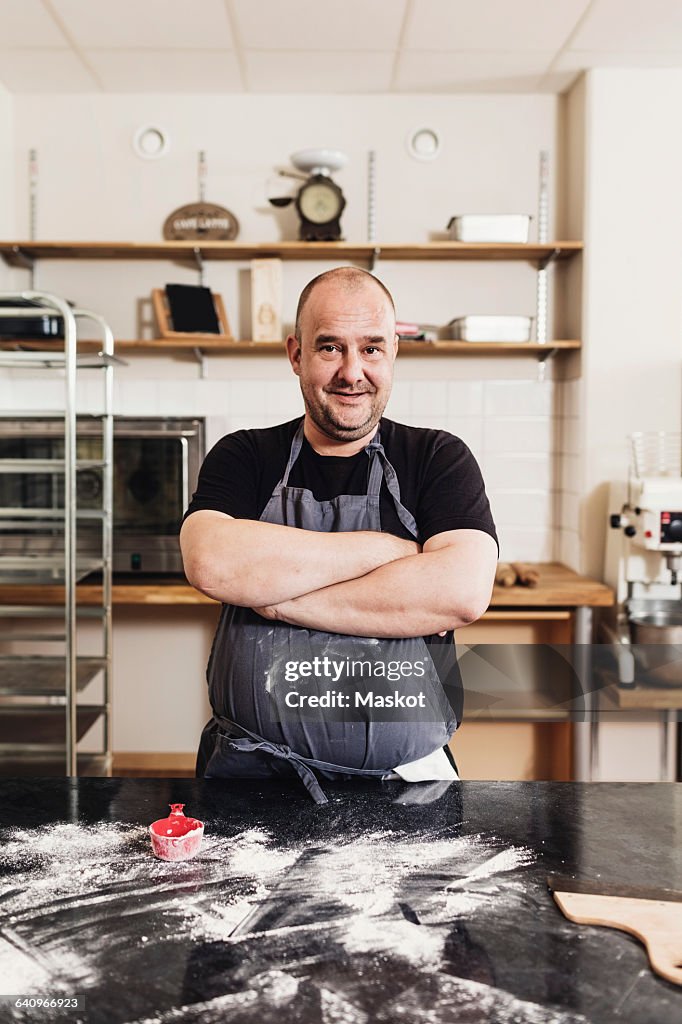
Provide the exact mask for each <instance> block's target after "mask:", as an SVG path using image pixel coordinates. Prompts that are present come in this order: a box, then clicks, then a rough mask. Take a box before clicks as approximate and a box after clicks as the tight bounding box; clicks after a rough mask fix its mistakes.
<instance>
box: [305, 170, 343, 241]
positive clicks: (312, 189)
mask: <svg viewBox="0 0 682 1024" xmlns="http://www.w3.org/2000/svg"><path fill="white" fill-rule="evenodd" d="M345 205H346V200H345V199H344V196H343V192H342V191H341V189H340V188H339V186H338V185H337V184H336V183H335V182H333V181H332V179H331V178H330V177H328V176H327V175H326V174H313V175H312V177H310V178H309V179H308V181H306V182H305V183H304V184H303V185H302V186H301V188H300V189H299V192H298V195H297V196H296V209H297V211H298V215H299V217H300V218H301V231H300V237H301V240H302V241H316V240H319V241H322V240H326V241H338V240H339V239H340V238H341V225H340V223H339V219H340V217H341V214H342V213H343V210H344V207H345Z"/></svg>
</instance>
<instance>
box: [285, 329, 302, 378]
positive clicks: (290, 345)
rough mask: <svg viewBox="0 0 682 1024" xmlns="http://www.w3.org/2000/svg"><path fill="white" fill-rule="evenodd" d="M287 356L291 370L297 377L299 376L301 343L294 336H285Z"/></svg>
mask: <svg viewBox="0 0 682 1024" xmlns="http://www.w3.org/2000/svg"><path fill="white" fill-rule="evenodd" d="M286 346H287V356H288V357H289V362H290V363H291V369H292V370H293V371H294V373H295V374H296V376H297V377H300V376H301V343H300V342H299V340H298V338H297V337H296V335H295V334H289V335H287V340H286Z"/></svg>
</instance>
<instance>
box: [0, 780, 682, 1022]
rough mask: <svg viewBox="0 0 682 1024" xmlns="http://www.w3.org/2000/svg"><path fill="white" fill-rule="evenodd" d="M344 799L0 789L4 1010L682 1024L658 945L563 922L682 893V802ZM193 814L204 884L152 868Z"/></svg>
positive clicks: (38, 785)
mask: <svg viewBox="0 0 682 1024" xmlns="http://www.w3.org/2000/svg"><path fill="white" fill-rule="evenodd" d="M326 789H327V795H328V796H329V798H330V803H329V805H327V806H326V807H324V808H322V809H320V808H319V807H317V806H316V805H315V804H313V802H312V801H311V800H310V798H309V796H308V794H307V793H306V792H305V790H304V789H303V787H302V786H301V784H300V782H299V781H298V780H295V783H294V785H293V786H291V785H284V784H282V783H281V782H276V781H273V782H272V783H269V784H261V785H258V784H253V783H252V784H249V783H244V782H238V781H233V782H223V781H222V780H210V781H205V780H201V781H198V780H185V779H178V780H169V779H79V780H65V779H41V780H39V781H32V780H27V779H13V780H7V781H2V782H0V802H2V806H3V811H4V820H5V822H7V823H8V824H6V825H4V826H3V827H2V829H1V830H0V842H1V843H2V849H3V857H2V863H1V864H0V878H1V880H2V883H3V890H4V896H3V901H2V905H1V909H0V931H1V932H2V934H3V935H5V936H7V939H0V943H2V944H3V945H2V952H3V964H4V965H5V976H6V977H5V979H4V980H5V986H4V987H5V991H9V990H10V988H11V991H12V992H15V993H17V992H21V993H23V994H25V995H28V996H43V997H46V996H50V997H53V996H64V995H67V996H75V995H78V996H80V997H81V998H84V999H85V1003H86V1005H85V1009H84V1010H83V1009H81V1010H79V1011H71V1014H70V1017H69V1019H74V1018H75V1017H79V1018H81V1019H83V1020H92V1021H99V1020H106V1021H107V1022H109V1024H124V1022H126V1021H138V1020H155V1021H159V1022H169V1021H176V1020H184V1021H190V1020H191V1021H200V1020H201V1021H218V1020H229V1021H230V1022H234V1024H250V1022H253V1021H260V1022H263V1024H269V1022H276V1024H288V1022H292V1024H293V1022H307V1021H310V1022H312V1021H341V1020H348V1021H351V1020H353V1021H376V1022H377V1024H380V1022H385V1024H389V1022H392V1021H398V1020H403V1021H411V1022H417V1021H426V1020H428V1021H430V1022H432V1024H441V1022H442V1024H446V1022H452V1021H455V1020H457V1021H464V1020H466V1021H471V1022H483V1021H488V1022H491V1021H497V1022H501V1021H527V1022H530V1021H537V1022H539V1021H545V1022H549V1021H552V1022H553V1024H578V1022H584V1024H586V1022H588V1021H589V1022H594V1024H597V1022H598V1024H617V1022H621V1021H628V1024H651V1022H652V1021H655V1022H656V1024H673V1022H675V1024H677V1022H678V1021H679V1019H680V1000H681V998H682V991H681V990H680V988H679V987H677V986H675V985H673V984H671V983H669V982H666V981H664V980H663V979H661V978H660V977H658V976H657V975H655V974H654V973H653V972H652V970H651V968H650V966H649V962H648V959H647V955H646V952H645V950H644V948H643V946H642V944H641V943H640V942H638V941H636V940H635V939H634V938H633V937H632V936H631V935H626V934H624V933H622V932H619V931H615V930H614V929H610V928H608V929H607V928H597V927H592V926H588V925H577V924H574V923H572V922H570V921H568V920H566V918H565V917H564V916H563V915H562V914H561V912H560V911H559V909H558V907H557V906H556V905H555V903H554V900H553V897H552V895H551V894H550V893H549V891H548V889H547V876H548V874H551V873H556V874H560V875H566V876H568V877H576V876H577V877H580V878H585V879H587V880H592V881H599V882H602V883H604V884H608V883H611V884H620V885H630V886H647V887H652V886H655V887H657V888H666V889H671V890H678V891H679V889H680V887H682V867H681V864H680V857H679V850H680V847H681V844H682V787H679V786H672V785H669V784H668V785H666V784H653V785H637V784H628V785H618V784H609V783H603V784H600V785H598V786H597V785H588V784H573V783H481V782H464V783H450V784H448V783H435V784H428V783H421V784H416V785H409V784H407V785H406V784H403V783H402V782H397V781H396V782H386V783H381V784H379V783H372V782H370V781H368V780H360V781H358V782H356V783H354V784H352V785H340V784H338V783H337V784H334V785H327V787H326ZM175 802H183V803H184V804H185V811H186V813H188V814H191V815H193V816H196V817H198V818H199V819H200V820H202V821H203V822H204V825H205V836H204V840H203V846H202V848H201V850H200V851H199V854H198V855H197V857H196V858H195V859H194V860H191V861H188V862H186V863H168V862H165V861H160V860H156V859H155V858H154V857H153V856H152V853H151V849H150V840H149V833H148V826H149V824H150V823H151V821H152V820H154V819H156V818H160V817H164V816H165V815H166V813H167V810H168V804H169V803H175ZM22 982H23V984H22ZM10 1012H11V1014H12V1019H13V1020H19V1021H27V1022H28V1021H35V1020H36V1018H37V1013H36V1010H35V1009H34V1010H24V1011H21V1010H15V1009H14V1008H12V1010H11V1011H10Z"/></svg>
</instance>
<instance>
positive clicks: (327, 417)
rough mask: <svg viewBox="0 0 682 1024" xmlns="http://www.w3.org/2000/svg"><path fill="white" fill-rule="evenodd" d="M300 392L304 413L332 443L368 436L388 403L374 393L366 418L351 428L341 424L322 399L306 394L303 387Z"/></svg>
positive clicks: (356, 439) (328, 404)
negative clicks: (301, 393)
mask: <svg viewBox="0 0 682 1024" xmlns="http://www.w3.org/2000/svg"><path fill="white" fill-rule="evenodd" d="M301 391H302V392H303V401H304V403H305V408H306V412H307V413H308V415H309V416H310V418H311V420H312V421H313V423H314V424H315V426H316V427H317V428H318V430H321V431H322V433H323V434H326V436H327V437H329V438H331V439H332V440H334V441H358V440H359V439H360V438H361V437H364V436H365V435H366V434H369V432H370V431H371V430H372V428H373V427H375V426H376V425H377V423H378V422H379V420H380V419H381V417H382V415H383V412H384V409H385V408H386V404H387V402H388V397H387V398H386V401H382V397H381V396H380V395H379V393H378V392H375V393H374V394H372V396H371V398H372V401H371V403H370V409H369V414H368V416H367V417H366V418H365V420H363V422H362V423H356V424H354V425H352V426H351V425H348V424H345V423H343V422H342V421H341V420H339V419H338V418H337V417H336V416H335V415H334V413H333V411H332V409H331V406H330V403H329V402H326V401H325V400H324V398H323V399H320V398H319V397H318V396H317V395H311V394H307V393H306V389H304V388H303V387H301Z"/></svg>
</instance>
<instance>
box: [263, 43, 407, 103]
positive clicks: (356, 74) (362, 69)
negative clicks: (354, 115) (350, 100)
mask: <svg viewBox="0 0 682 1024" xmlns="http://www.w3.org/2000/svg"><path fill="white" fill-rule="evenodd" d="M245 60H246V77H247V85H248V88H249V91H250V92H287V93H295V92H315V93H325V92H326V93H358V92H388V91H389V85H390V81H391V69H392V66H393V54H391V53H336V52H335V53H294V52H292V51H287V52H286V53H272V52H271V51H269V50H268V51H265V50H250V51H248V52H247V53H246V54H245Z"/></svg>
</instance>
